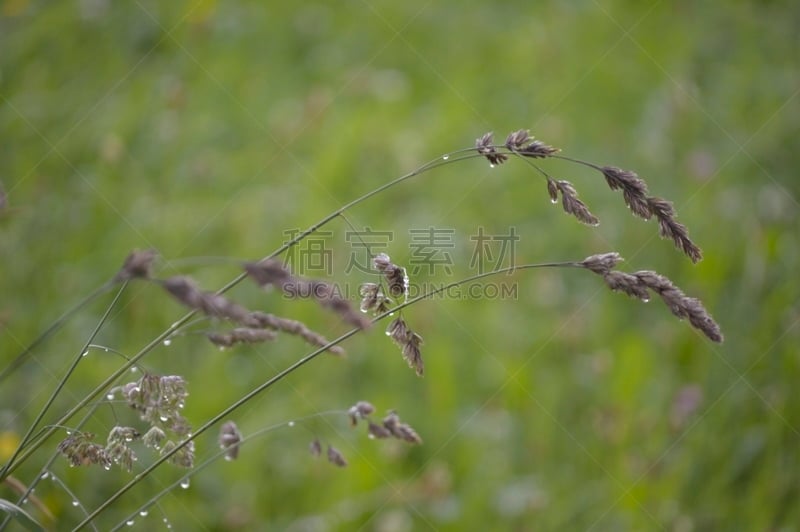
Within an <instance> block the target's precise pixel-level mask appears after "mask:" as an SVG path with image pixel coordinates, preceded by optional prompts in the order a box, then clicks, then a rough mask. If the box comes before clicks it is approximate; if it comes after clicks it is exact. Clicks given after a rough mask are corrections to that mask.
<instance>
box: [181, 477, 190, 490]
mask: <svg viewBox="0 0 800 532" xmlns="http://www.w3.org/2000/svg"><path fill="white" fill-rule="evenodd" d="M181 487H182V488H183V489H185V490H186V489H189V479H188V478H185V479H183V480H181Z"/></svg>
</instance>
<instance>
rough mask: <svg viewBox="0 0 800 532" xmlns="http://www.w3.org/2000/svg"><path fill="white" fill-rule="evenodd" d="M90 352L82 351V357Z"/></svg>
mask: <svg viewBox="0 0 800 532" xmlns="http://www.w3.org/2000/svg"><path fill="white" fill-rule="evenodd" d="M88 354H89V351H84V352H83V353H81V356H82V357H85V356H86V355H88Z"/></svg>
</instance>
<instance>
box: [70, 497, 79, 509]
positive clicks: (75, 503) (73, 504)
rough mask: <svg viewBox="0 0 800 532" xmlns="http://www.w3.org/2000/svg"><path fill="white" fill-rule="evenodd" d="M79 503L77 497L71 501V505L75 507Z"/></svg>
mask: <svg viewBox="0 0 800 532" xmlns="http://www.w3.org/2000/svg"><path fill="white" fill-rule="evenodd" d="M80 504H81V503H79V502H78V499H75V500H74V501H72V506H75V507H76V508H77V507H78V506H80Z"/></svg>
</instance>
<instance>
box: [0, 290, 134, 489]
mask: <svg viewBox="0 0 800 532" xmlns="http://www.w3.org/2000/svg"><path fill="white" fill-rule="evenodd" d="M127 286H128V281H125V282H124V283H122V286H121V287H120V288H119V291H117V295H116V296H114V300H113V301H112V302H111V304H110V305H109V306H108V308H107V309H106V311H105V313H103V316H102V317H101V318H100V321H99V322H98V323H97V326H96V327H95V328H94V330H93V331H92V333H91V334H90V335H89V338H88V339H87V340H86V343H85V344H84V345H83V347H82V348H81V350H80V352H79V353H78V355H77V356H76V357H75V359H74V360H73V361H72V364H71V365H70V367H69V369H67V372H66V373H65V374H64V376H63V377H61V380H60V381H59V382H58V384H57V385H56V388H55V390H53V393H52V394H50V398H49V399H48V400H47V402H46V403H45V404H44V406H43V407H42V409H41V410H40V411H39V414H38V415H37V416H36V419H34V420H33V423H32V424H31V426H30V427H29V428H28V432H27V433H25V436H24V437H23V438H22V440H21V441H20V442H19V445H18V446H17V449H16V451H14V454H12V455H11V458H10V459H9V460H8V462H7V463H6V466H5V467H4V468H3V471H2V473H0V478H5V477H6V475H7V473H10V471H9V469H10V467H11V466H12V464H13V463H14V460H15V459H16V458H17V456H19V454H20V452H22V449H24V448H25V446H26V445H27V444H28V443H29V442H30V439H31V435H32V434H33V432H34V431H35V430H36V427H38V426H39V422H41V421H42V418H44V416H45V414H46V413H47V411H48V410H49V409H50V407H51V406H52V405H53V403H54V402H55V400H56V397H58V394H59V393H61V390H62V389H63V388H64V386H65V385H66V384H67V380H68V379H69V378H70V377H71V376H72V373H73V372H74V371H75V368H77V367H78V364H79V363H80V361H81V359H82V358H83V356H84V354H85V353H86V350H87V349H89V346H90V345H91V344H92V342H93V341H94V339H95V337H96V336H97V334H98V333H99V332H100V329H101V328H102V327H103V325H105V323H106V320H108V317H109V315H111V310H112V309H113V308H114V307H115V306H116V304H117V301H119V298H120V297H121V296H122V293H123V292H124V291H125V288H126V287H127ZM57 424H62V423H61V422H59V423H57ZM51 430H55V429H51Z"/></svg>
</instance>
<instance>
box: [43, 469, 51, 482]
mask: <svg viewBox="0 0 800 532" xmlns="http://www.w3.org/2000/svg"><path fill="white" fill-rule="evenodd" d="M49 476H50V473H48V472H47V471H45V472H44V473H42V477H41V478H42V480H44V479H46V478H47V477H49Z"/></svg>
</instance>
